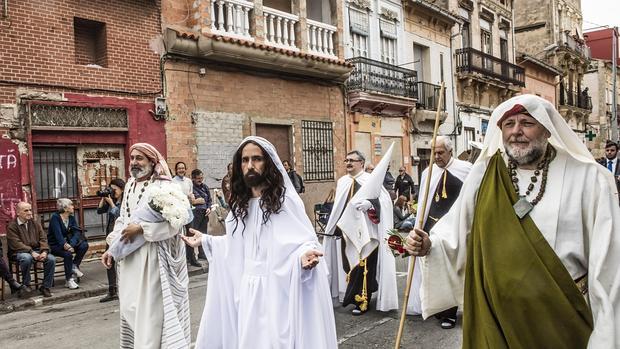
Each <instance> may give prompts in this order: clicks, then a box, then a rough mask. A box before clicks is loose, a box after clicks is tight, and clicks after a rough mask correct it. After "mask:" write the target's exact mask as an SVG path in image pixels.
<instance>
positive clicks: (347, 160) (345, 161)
mask: <svg viewBox="0 0 620 349" xmlns="http://www.w3.org/2000/svg"><path fill="white" fill-rule="evenodd" d="M343 162H344V163H345V164H348V163H350V162H351V163H353V162H362V160H354V159H344V161H343Z"/></svg>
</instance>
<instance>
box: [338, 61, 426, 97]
mask: <svg viewBox="0 0 620 349" xmlns="http://www.w3.org/2000/svg"><path fill="white" fill-rule="evenodd" d="M347 62H349V63H352V64H353V65H354V66H355V68H354V69H353V72H351V75H349V79H348V80H347V83H346V85H347V88H348V89H349V90H350V91H364V92H379V93H384V94H387V95H392V96H400V97H407V98H417V97H418V85H417V83H416V82H417V81H416V80H417V73H416V72H415V71H414V70H409V69H405V68H401V67H397V66H395V65H391V64H387V63H383V62H379V61H375V60H372V59H369V58H365V57H355V58H350V59H347Z"/></svg>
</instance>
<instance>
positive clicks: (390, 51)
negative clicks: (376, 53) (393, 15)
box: [379, 19, 397, 64]
mask: <svg viewBox="0 0 620 349" xmlns="http://www.w3.org/2000/svg"><path fill="white" fill-rule="evenodd" d="M379 27H380V28H381V61H382V62H385V63H388V64H396V38H397V34H396V23H395V22H394V21H385V20H382V19H381V20H379Z"/></svg>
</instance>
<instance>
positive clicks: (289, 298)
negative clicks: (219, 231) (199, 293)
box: [183, 137, 337, 349]
mask: <svg viewBox="0 0 620 349" xmlns="http://www.w3.org/2000/svg"><path fill="white" fill-rule="evenodd" d="M232 166H233V168H232V176H231V195H230V208H231V210H230V213H229V215H228V217H227V219H226V235H225V236H210V235H205V234H201V233H200V232H198V231H196V230H193V229H192V230H190V231H191V232H192V233H193V234H194V236H193V237H183V239H184V240H185V242H186V243H187V244H188V245H189V246H192V247H195V246H199V245H202V246H203V248H204V250H205V253H206V255H207V259H208V260H209V282H208V285H207V298H206V302H205V309H204V312H203V315H202V320H201V322H200V329H199V330H198V338H197V339H196V348H201V349H203V348H224V349H226V348H231V349H232V348H265V349H266V348H336V347H337V343H336V326H335V323H334V314H333V308H332V303H331V298H330V294H329V285H328V281H327V270H326V268H325V266H324V264H323V263H322V264H319V257H321V256H322V255H323V254H322V252H320V251H319V250H318V248H319V243H318V241H317V238H316V234H315V232H314V230H313V227H312V224H311V223H310V220H309V218H308V216H307V215H306V212H305V209H304V205H303V202H302V201H301V198H300V197H299V195H298V194H297V192H296V191H295V188H294V187H293V185H292V183H291V181H290V179H289V177H288V175H287V174H286V170H285V169H284V166H283V165H282V162H281V161H280V158H279V157H278V155H277V153H276V150H275V148H274V146H273V145H272V144H271V143H269V142H268V141H267V140H265V139H263V138H260V137H248V138H246V139H245V140H243V141H242V142H241V145H240V146H239V148H238V149H237V151H236V153H235V154H234V156H233V162H232Z"/></svg>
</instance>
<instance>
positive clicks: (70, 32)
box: [0, 0, 166, 238]
mask: <svg viewBox="0 0 620 349" xmlns="http://www.w3.org/2000/svg"><path fill="white" fill-rule="evenodd" d="M3 4H4V5H3V6H2V7H1V8H0V135H1V137H0V177H1V178H2V180H0V234H2V233H3V232H4V229H5V226H6V224H5V223H6V221H7V220H8V219H10V218H12V217H14V214H15V212H14V205H15V203H16V202H17V201H20V200H26V201H29V202H32V204H33V208H34V210H35V212H36V213H37V214H38V215H39V216H40V217H41V218H42V219H43V223H45V221H46V220H47V217H49V215H50V214H51V212H53V211H55V210H56V199H57V198H60V197H68V198H70V199H72V200H73V201H74V203H75V204H76V216H77V218H78V222H79V223H80V224H81V226H82V227H83V228H85V229H87V233H86V235H87V237H89V238H93V237H96V236H101V235H103V233H104V229H105V223H106V221H105V216H102V215H98V214H97V213H96V207H97V205H98V203H99V200H100V198H98V197H97V196H96V191H97V190H99V189H102V188H104V187H106V185H108V184H109V182H110V180H111V179H112V178H115V177H122V178H124V179H126V178H127V176H128V169H127V166H126V164H127V161H128V160H127V159H128V148H129V145H130V144H132V143H134V142H137V141H144V142H150V143H152V144H154V145H155V146H157V147H158V148H159V149H161V150H163V151H164V153H165V150H166V149H165V144H166V136H165V133H164V123H163V121H161V120H160V118H161V117H160V115H155V112H154V111H156V108H155V105H154V101H155V98H156V97H158V96H160V95H161V93H162V84H161V79H160V72H159V56H158V55H157V54H156V53H154V52H153V50H152V49H151V47H150V43H151V42H152V41H153V40H154V39H156V38H157V37H158V36H159V34H160V33H161V29H160V26H159V18H160V12H159V6H158V4H157V2H155V1H151V0H131V1H125V0H123V1H120V0H105V1H104V0H92V1H75V0H73V1H60V0H50V1H46V2H44V4H43V2H40V1H8V2H6V1H5V2H3Z"/></svg>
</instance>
